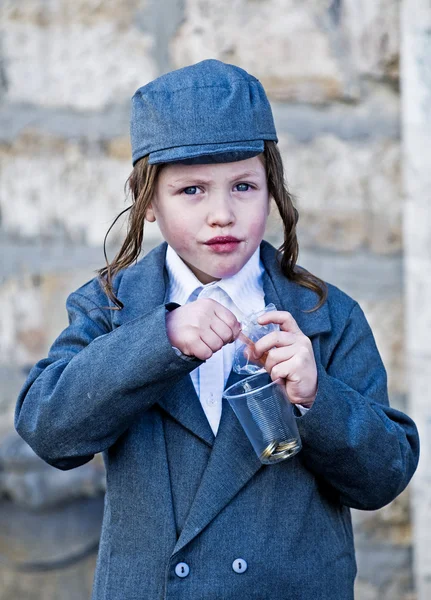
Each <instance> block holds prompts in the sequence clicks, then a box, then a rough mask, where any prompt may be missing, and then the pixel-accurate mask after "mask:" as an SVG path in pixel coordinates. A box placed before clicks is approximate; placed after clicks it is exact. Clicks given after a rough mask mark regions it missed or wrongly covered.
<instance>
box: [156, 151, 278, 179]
mask: <svg viewBox="0 0 431 600" xmlns="http://www.w3.org/2000/svg"><path fill="white" fill-rule="evenodd" d="M265 174H266V173H265V167H264V165H263V162H262V159H261V158H260V156H253V158H247V159H246V160H239V161H237V162H231V163H211V164H204V165H184V164H181V163H170V164H167V165H165V166H164V167H163V169H162V171H161V173H160V175H159V180H161V182H162V183H175V182H176V181H181V180H183V179H195V178H199V179H200V180H203V179H207V180H208V181H210V180H211V181H220V180H224V179H235V178H236V177H239V176H243V175H244V176H248V177H256V178H262V177H265Z"/></svg>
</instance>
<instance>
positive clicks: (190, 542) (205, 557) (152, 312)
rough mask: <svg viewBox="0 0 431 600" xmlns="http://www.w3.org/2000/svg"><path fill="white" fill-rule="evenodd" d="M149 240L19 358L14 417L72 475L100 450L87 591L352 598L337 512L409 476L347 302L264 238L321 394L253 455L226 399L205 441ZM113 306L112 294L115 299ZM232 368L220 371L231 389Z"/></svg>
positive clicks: (273, 276) (189, 362) (375, 503)
mask: <svg viewBox="0 0 431 600" xmlns="http://www.w3.org/2000/svg"><path fill="white" fill-rule="evenodd" d="M165 254H166V244H165V243H163V244H161V245H160V246H158V247H157V248H156V249H154V250H153V251H152V252H150V253H149V254H148V255H147V256H145V257H144V258H143V259H141V260H140V261H138V262H137V263H136V264H135V265H133V266H130V267H128V268H127V269H124V270H123V271H121V272H120V273H119V274H118V276H117V278H116V283H115V287H116V295H117V296H118V297H119V298H120V300H122V302H123V303H124V305H125V306H124V309H122V310H121V311H111V310H108V309H107V307H108V306H109V304H108V299H107V297H106V295H105V294H104V292H103V290H102V288H101V286H100V284H99V282H98V281H97V278H95V279H93V280H91V281H89V282H87V283H86V284H84V285H83V286H82V287H81V288H79V289H78V290H77V291H76V292H73V293H72V294H70V296H69V297H68V299H67V305H66V306H67V310H68V314H69V326H68V327H67V328H66V329H65V330H64V331H63V332H62V333H61V334H60V335H59V337H58V338H57V340H56V341H55V342H54V344H53V345H52V347H51V349H50V352H49V355H48V357H47V358H46V359H43V360H41V361H40V362H38V363H37V364H36V365H35V366H34V367H33V369H32V370H31V372H30V374H29V376H28V379H27V381H26V383H25V385H24V387H23V389H22V391H21V393H20V396H19V398H18V402H17V407H16V415H15V425H16V428H17V430H18V432H19V433H20V434H21V436H22V437H23V438H24V439H25V440H26V441H27V442H28V443H29V444H30V446H31V447H32V448H33V449H34V450H35V452H36V453H37V454H38V455H39V456H41V457H42V458H43V459H44V460H46V461H47V462H48V463H49V464H51V465H54V466H55V467H57V468H59V469H71V468H74V467H78V466H79V465H82V464H84V463H85V462H87V461H89V460H90V459H91V458H92V457H93V456H94V454H95V453H98V452H103V457H104V462H105V466H106V473H107V492H106V496H105V509H104V519H103V527H102V535H101V542H100V548H99V555H98V561H97V567H96V573H95V579H94V590H93V600H159V599H160V600H162V599H164V600H216V599H217V600H230V599H232V600H234V599H235V600H239V599H244V600H270V599H271V600H272V599H273V598H275V597H277V598H283V600H311V599H313V600H349V599H351V598H353V581H354V577H355V573H356V566H355V557H354V546H353V536H352V527H351V520H350V511H349V507H355V508H359V509H365V510H367V509H376V508H379V507H381V506H383V505H384V504H386V503H388V502H390V501H391V500H392V499H393V498H394V497H395V496H396V495H397V494H399V493H400V492H401V491H402V490H403V489H404V487H405V486H406V485H407V483H408V481H409V480H410V478H411V476H412V474H413V472H414V470H415V468H416V464H417V460H418V452H419V450H418V436H417V431H416V428H415V425H414V423H413V422H412V421H411V419H410V418H409V417H407V416H406V415H404V414H403V413H401V412H399V411H397V410H395V409H394V408H391V407H389V405H388V399H387V391H386V374H385V370H384V367H383V365H382V362H381V360H380V357H379V354H378V351H377V349H376V346H375V342H374V339H373V335H372V333H371V331H370V328H369V326H368V324H367V322H366V320H365V317H364V315H363V313H362V311H361V309H360V307H359V306H358V304H357V303H356V302H355V301H353V300H352V299H351V298H349V297H348V296H346V295H345V294H344V293H342V292H341V291H340V290H338V289H337V288H335V287H333V286H329V294H328V299H327V301H326V302H325V303H324V304H323V306H321V308H319V309H318V310H316V311H314V312H305V311H307V310H309V309H311V308H313V306H315V304H316V302H317V298H316V295H315V293H314V292H312V291H311V290H309V289H307V288H304V287H301V286H299V285H298V284H296V283H293V282H291V281H289V280H288V279H287V278H286V277H285V276H284V275H283V274H282V272H281V270H280V267H279V263H278V261H277V259H276V251H275V249H274V248H273V247H272V246H271V245H270V244H268V243H267V242H262V244H261V258H262V261H263V264H264V266H265V275H264V291H265V301H266V303H269V302H273V303H274V304H275V305H276V307H277V308H278V309H279V310H288V311H290V312H291V313H292V315H293V316H294V318H295V319H296V321H297V323H298V325H299V327H300V328H301V330H302V331H303V332H304V334H305V335H307V336H308V337H310V339H311V341H312V343H313V349H314V353H315V358H316V363H317V367H318V393H317V397H316V400H315V403H314V405H313V407H312V408H311V409H310V410H309V411H308V412H307V413H306V414H305V415H304V416H299V415H298V416H297V423H298V427H299V431H300V434H301V437H302V442H303V449H302V451H301V452H300V453H299V454H297V455H296V456H295V457H293V458H291V459H289V460H286V461H283V462H281V463H278V464H275V465H270V466H263V465H262V464H261V463H260V461H259V460H258V458H257V456H256V454H255V453H254V450H253V448H252V446H251V444H250V442H249V441H248V439H247V437H246V435H245V433H244V432H243V430H242V428H241V426H240V424H239V422H238V420H237V418H236V416H235V415H234V413H233V412H232V410H231V408H230V407H229V406H228V405H227V404H226V403H225V401H223V402H224V404H223V410H222V417H221V422H220V426H219V430H218V434H217V436H216V437H214V435H213V433H212V431H211V428H210V426H209V424H208V421H207V419H206V417H205V414H204V412H203V409H202V407H201V404H200V402H199V398H198V397H197V395H196V392H195V390H194V387H193V384H192V381H191V378H190V376H189V373H190V372H191V371H192V370H193V369H195V368H196V367H197V366H199V365H200V364H201V361H199V360H197V359H194V358H184V357H181V356H177V354H176V353H175V351H174V350H173V349H172V347H171V344H170V343H169V339H168V337H167V333H166V325H165V313H166V307H165V304H166V301H167V285H166V284H167V274H166V270H165V269H164V262H165ZM111 306H112V304H111ZM239 378H240V376H239V375H236V374H234V373H231V375H230V377H229V380H228V382H227V385H231V384H232V383H234V382H235V381H237V380H238V379H239Z"/></svg>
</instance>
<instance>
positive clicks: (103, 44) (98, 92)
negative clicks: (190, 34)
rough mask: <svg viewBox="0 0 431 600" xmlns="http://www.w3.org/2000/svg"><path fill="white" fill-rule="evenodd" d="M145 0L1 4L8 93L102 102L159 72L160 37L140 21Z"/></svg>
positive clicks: (84, 105)
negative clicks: (157, 49) (157, 48)
mask: <svg viewBox="0 0 431 600" xmlns="http://www.w3.org/2000/svg"><path fill="white" fill-rule="evenodd" d="M138 4H139V5H140V4H141V3H140V2H137V1H134V0H129V1H128V2H124V3H121V4H118V3H115V2H113V1H109V2H107V3H103V2H99V1H98V0H91V1H90V2H84V1H83V0H82V1H80V2H77V3H75V2H74V3H70V2H66V0H63V1H62V2H44V1H42V0H36V1H26V2H20V3H16V2H6V3H3V4H2V8H1V17H2V19H1V20H2V22H3V53H4V65H5V76H6V80H7V93H6V99H7V100H8V101H9V102H26V103H34V104H40V105H42V106H50V107H52V106H67V107H72V108H74V109H78V110H84V109H92V110H93V109H100V108H103V107H104V106H107V105H109V104H113V103H118V102H125V101H127V100H128V99H129V98H130V97H131V96H132V94H133V93H134V92H135V90H136V89H137V88H138V87H140V86H141V85H144V84H145V83H147V82H148V81H150V80H151V79H153V78H154V77H156V76H157V70H156V65H155V61H154V57H153V55H152V51H153V45H154V38H153V35H152V34H150V33H149V32H144V31H142V29H141V28H139V27H138V25H137V23H136V22H135V12H136V8H137V6H138Z"/></svg>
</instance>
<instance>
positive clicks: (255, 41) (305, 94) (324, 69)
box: [171, 0, 350, 103]
mask: <svg viewBox="0 0 431 600" xmlns="http://www.w3.org/2000/svg"><path fill="white" fill-rule="evenodd" d="M323 4H324V5H326V3H323ZM321 12H322V11H321V9H320V8H318V6H317V3H315V2H313V1H312V2H310V1H308V2H301V3H300V2H295V0H288V1H286V0H267V1H266V2H250V1H247V0H219V1H218V2H210V1H208V0H206V1H205V0H204V1H201V0H187V1H186V4H185V20H184V22H183V24H182V25H181V27H180V28H179V30H178V33H177V35H176V36H175V38H174V39H173V41H172V44H171V56H172V60H173V62H174V64H175V66H177V67H180V66H184V65H186V64H190V63H193V62H197V61H198V60H203V59H205V58H219V59H220V60H224V61H225V62H231V63H233V64H238V65H239V66H242V67H243V68H244V69H246V70H248V71H250V72H252V73H253V74H254V75H255V76H256V77H258V79H260V81H261V82H262V84H263V85H264V87H265V89H266V90H267V92H268V94H269V95H271V96H272V97H273V98H278V99H283V100H285V99H289V100H301V101H309V102H317V103H319V102H322V101H328V100H331V99H334V98H340V97H343V96H345V95H346V96H349V95H350V92H349V90H348V87H349V86H348V84H347V83H346V82H345V76H344V73H343V70H342V68H341V67H340V65H339V64H338V63H337V59H336V56H335V55H334V53H333V51H332V48H331V42H330V39H329V37H328V36H327V35H326V32H325V31H324V27H323V23H321V24H320V25H319V13H321ZM227 14H228V15H229V19H226V15H227ZM320 16H321V15H320ZM281 17H282V18H281ZM263 25H264V26H263Z"/></svg>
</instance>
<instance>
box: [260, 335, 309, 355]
mask: <svg viewBox="0 0 431 600" xmlns="http://www.w3.org/2000/svg"><path fill="white" fill-rule="evenodd" d="M297 341H298V338H297V336H296V335H295V334H294V333H290V332H287V331H272V332H271V333H268V334H267V335H264V336H263V337H262V338H260V340H258V341H257V342H256V343H255V345H254V354H255V356H256V357H257V358H258V357H260V356H262V354H264V353H265V352H268V351H269V350H271V348H274V347H275V348H280V347H282V346H293V345H294V344H295V343H296V342H297Z"/></svg>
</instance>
